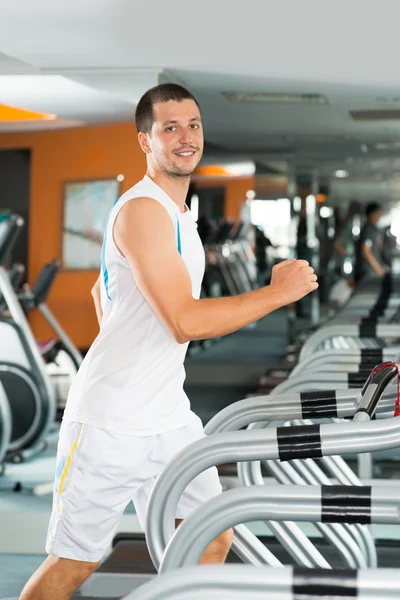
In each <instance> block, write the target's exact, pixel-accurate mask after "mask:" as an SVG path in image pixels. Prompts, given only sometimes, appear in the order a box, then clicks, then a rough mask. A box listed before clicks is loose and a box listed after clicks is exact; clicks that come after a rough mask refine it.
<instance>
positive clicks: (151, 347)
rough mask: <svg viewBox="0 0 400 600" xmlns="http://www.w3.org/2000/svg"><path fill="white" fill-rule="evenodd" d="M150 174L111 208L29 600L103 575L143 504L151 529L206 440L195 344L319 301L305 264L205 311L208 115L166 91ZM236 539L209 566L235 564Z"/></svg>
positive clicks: (211, 554)
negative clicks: (154, 500) (177, 468)
mask: <svg viewBox="0 0 400 600" xmlns="http://www.w3.org/2000/svg"><path fill="white" fill-rule="evenodd" d="M136 127H137V130H138V139H139V144H140V146H141V148H142V150H143V152H144V153H145V155H146V159H147V173H146V175H145V177H144V179H143V180H142V181H140V182H139V183H138V184H136V185H135V186H134V187H133V188H131V189H130V190H128V191H127V192H126V193H125V194H123V196H122V197H121V198H120V199H119V200H118V201H117V202H116V204H115V205H114V207H113V208H112V210H111V212H110V215H109V219H108V224H107V227H106V231H105V235H104V242H103V248H102V268H101V275H100V278H99V279H98V281H97V283H96V285H95V287H94V289H93V297H94V302H95V306H96V311H97V315H98V318H99V324H100V332H99V334H98V336H97V338H96V339H95V341H94V342H93V344H92V346H91V348H90V349H89V351H88V353H87V355H86V356H85V359H84V361H83V363H82V365H81V367H80V369H79V371H78V374H77V376H76V379H75V380H74V382H73V384H72V387H71V390H70V393H69V396H68V401H67V405H66V409H65V413H64V417H63V421H62V424H61V428H60V435H59V443H58V450H57V467H56V475H55V485H54V496H53V512H52V516H51V519H50V524H49V530H48V538H47V544H46V550H47V553H48V554H49V556H48V557H47V559H46V560H45V561H44V563H43V564H42V565H41V566H40V567H39V569H38V570H37V571H36V573H35V574H34V575H33V576H32V577H31V579H30V580H29V581H28V583H27V584H26V586H25V588H24V590H23V591H22V593H21V596H20V600H67V599H68V598H70V597H71V595H72V594H73V593H74V591H75V590H76V589H77V588H78V587H79V586H80V585H81V584H82V583H83V581H85V579H86V578H87V577H88V576H89V575H90V574H91V573H93V571H95V569H96V568H97V566H98V565H99V562H100V560H101V559H102V557H103V556H104V554H105V552H106V550H107V549H108V548H109V546H110V544H111V541H112V538H113V535H114V533H115V531H116V528H117V526H118V523H119V520H120V518H121V516H122V514H123V513H124V511H125V508H126V507H127V505H128V503H129V502H130V501H131V500H133V502H134V505H135V509H136V513H137V516H138V518H139V521H140V523H141V525H142V527H143V528H144V527H145V521H146V510H147V503H148V498H149V494H150V493H151V490H152V488H153V486H154V482H155V480H156V478H157V476H158V475H159V474H160V473H161V471H162V470H163V469H164V468H165V466H166V464H167V463H168V461H169V460H170V459H171V458H172V457H173V456H174V455H175V454H176V453H177V452H179V451H180V450H181V449H183V448H184V447H186V446H187V445H188V444H190V443H191V442H194V441H195V440H198V439H200V438H202V437H203V436H204V432H203V427H202V423H201V421H200V419H199V418H198V417H197V416H196V415H195V414H194V413H193V412H192V411H191V408H190V403H189V399H188V398H187V396H186V394H185V392H184V389H183V384H184V380H185V370H184V359H185V355H186V351H187V347H188V343H189V341H190V340H202V339H206V338H215V337H219V336H222V335H226V334H228V333H231V332H233V331H237V330H238V329H241V328H242V327H244V326H246V325H248V324H250V323H252V322H254V321H256V320H258V319H260V318H262V317H264V316H265V315H267V314H269V313H271V312H272V311H274V310H276V309H278V308H280V307H282V306H285V305H287V304H290V303H291V302H295V301H296V300H299V299H300V298H302V297H303V296H305V295H306V294H309V293H310V292H313V291H314V290H316V289H317V287H318V283H317V277H316V275H315V274H314V271H313V269H312V268H311V267H310V266H309V264H308V263H307V262H306V261H302V260H291V261H285V262H282V263H280V264H278V265H276V266H275V267H274V269H273V272H272V279H271V283H270V285H269V286H267V287H263V288H261V289H258V290H255V291H251V292H248V293H245V294H242V295H238V296H236V297H226V298H209V299H199V298H200V289H201V282H202V278H203V274H204V262H205V259H204V250H203V246H202V244H201V241H200V238H199V236H198V233H197V230H196V224H195V222H194V220H193V217H192V215H191V212H190V211H189V210H188V208H187V207H186V205H185V199H186V197H187V192H188V187H189V183H190V176H191V174H192V173H193V171H194V170H195V168H196V166H197V164H198V163H199V161H200V159H201V156H202V152H203V143H204V140H203V128H202V121H201V113H200V108H199V105H198V103H197V101H196V99H195V98H194V97H193V95H192V94H191V93H190V92H189V91H188V90H186V89H185V88H183V87H181V86H179V85H175V84H162V85H159V86H156V87H155V88H152V89H150V90H149V91H147V92H146V93H145V94H144V95H143V97H142V98H141V100H140V101H139V103H138V106H137V109H136ZM221 491H222V489H221V484H220V482H219V478H218V472H217V469H216V468H212V469H209V470H207V471H205V472H204V473H202V474H201V475H199V476H198V477H197V478H196V479H195V480H193V481H192V482H191V483H190V484H189V486H188V487H187V488H186V490H185V492H184V494H183V496H182V498H181V500H180V503H179V506H178V510H177V514H176V519H177V524H179V523H180V521H181V520H182V519H185V518H186V517H187V516H188V515H190V513H191V512H192V511H193V510H195V509H196V508H197V507H199V506H201V505H202V504H203V503H204V502H205V501H206V500H208V499H209V498H212V497H214V496H216V495H218V494H220V493H221ZM231 542H232V532H231V531H227V532H225V533H223V534H222V535H221V536H219V537H218V538H217V539H216V540H214V542H213V543H212V544H211V545H210V546H209V547H208V548H207V549H206V551H205V553H204V555H203V557H202V559H201V562H203V563H221V562H224V561H225V559H226V556H227V553H228V551H229V548H230V546H231Z"/></svg>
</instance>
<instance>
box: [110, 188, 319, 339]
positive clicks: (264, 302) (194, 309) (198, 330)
mask: <svg viewBox="0 0 400 600" xmlns="http://www.w3.org/2000/svg"><path fill="white" fill-rule="evenodd" d="M113 235H114V241H115V243H116V245H117V247H118V249H119V250H120V252H121V253H122V254H123V256H125V257H126V259H127V260H128V262H129V265H130V268H131V271H132V275H133V277H134V279H135V282H136V285H137V286H138V287H139V289H140V291H141V293H142V294H143V296H144V297H145V299H146V300H147V302H148V303H149V305H150V306H151V308H152V309H153V310H154V312H155V313H156V314H157V316H158V318H159V319H160V320H161V322H162V323H163V324H164V326H165V327H166V329H167V330H168V331H169V332H170V334H171V335H172V336H173V337H174V338H175V339H176V340H177V341H178V342H179V343H185V342H187V341H190V340H197V339H207V338H214V337H220V336H223V335H226V334H228V333H232V332H234V331H237V330H238V329H241V328H242V327H244V326H245V325H248V324H250V323H252V322H254V321H256V320H258V319H260V318H262V317H264V316H265V315H267V314H269V313H270V312H272V311H274V310H276V309H277V308H280V307H282V306H285V305H287V304H290V303H291V302H295V301H297V300H299V299H300V298H302V297H303V296H305V295H307V294H309V293H310V292H312V291H313V290H316V289H317V287H318V284H317V283H316V279H317V278H316V276H315V275H314V272H313V269H311V267H310V266H309V265H308V263H307V262H306V261H295V260H293V261H285V262H283V263H281V264H279V265H277V266H275V267H274V269H273V273H272V279H271V284H270V285H269V286H267V287H264V288H261V289H259V290H255V291H251V292H247V293H245V294H240V295H238V296H233V297H227V298H208V299H201V300H197V299H194V298H193V296H192V285H191V280H190V276H189V273H188V271H187V269H186V265H185V263H184V261H183V259H182V257H181V256H180V254H179V252H178V250H177V241H176V234H175V229H174V226H173V224H172V221H171V219H170V217H169V215H168V213H167V212H166V210H165V209H164V207H162V206H161V205H160V204H159V203H158V202H157V201H156V200H152V199H150V198H136V199H135V200H132V201H130V202H128V203H127V204H125V206H124V207H123V208H122V209H121V211H120V212H119V214H118V217H117V219H116V222H115V225H114V231H113Z"/></svg>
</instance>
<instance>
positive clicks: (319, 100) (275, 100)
mask: <svg viewBox="0 0 400 600" xmlns="http://www.w3.org/2000/svg"><path fill="white" fill-rule="evenodd" d="M221 93H222V95H223V96H225V98H227V99H228V100H229V101H230V102H237V103H252V104H329V101H328V98H327V97H326V96H323V95H322V94H290V93H268V92H221Z"/></svg>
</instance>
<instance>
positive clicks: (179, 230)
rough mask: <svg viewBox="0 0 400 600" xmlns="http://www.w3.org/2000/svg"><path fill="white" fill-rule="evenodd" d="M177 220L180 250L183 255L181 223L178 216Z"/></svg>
mask: <svg viewBox="0 0 400 600" xmlns="http://www.w3.org/2000/svg"><path fill="white" fill-rule="evenodd" d="M176 221H177V230H178V252H179V254H180V255H181V256H182V246H181V226H180V223H179V217H176Z"/></svg>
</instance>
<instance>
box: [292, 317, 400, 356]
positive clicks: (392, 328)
mask: <svg viewBox="0 0 400 600" xmlns="http://www.w3.org/2000/svg"><path fill="white" fill-rule="evenodd" d="M360 327H361V326H360V325H341V324H340V323H337V324H335V325H326V326H325V327H321V329H318V330H317V331H315V332H314V333H312V334H311V335H310V337H309V338H307V340H306V341H305V342H304V345H303V347H302V349H301V351H300V356H299V362H301V361H303V360H304V359H305V358H306V357H308V356H310V355H311V354H313V353H314V352H315V351H316V350H317V348H318V347H319V345H320V344H322V343H323V342H324V341H325V340H327V339H329V338H332V337H336V336H338V335H346V336H349V337H354V338H360V337H361V335H360ZM375 331H376V335H375V336H371V337H379V338H389V339H393V338H399V337H400V325H399V324H395V323H388V324H382V325H381V324H378V325H376V327H375Z"/></svg>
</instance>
